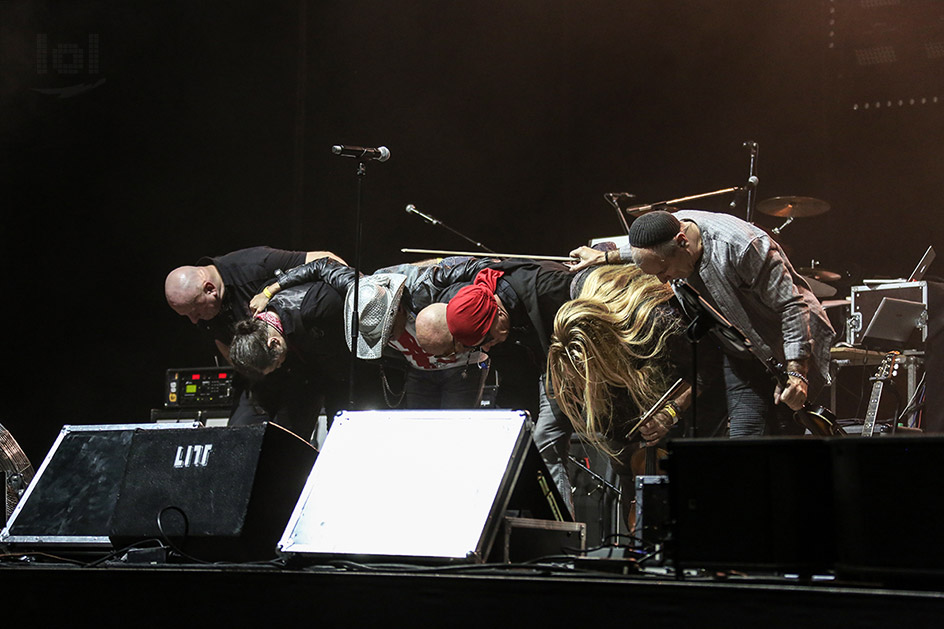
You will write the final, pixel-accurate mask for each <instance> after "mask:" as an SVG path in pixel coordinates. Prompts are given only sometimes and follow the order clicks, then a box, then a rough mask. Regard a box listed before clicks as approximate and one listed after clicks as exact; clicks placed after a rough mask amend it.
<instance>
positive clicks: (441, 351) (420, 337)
mask: <svg viewBox="0 0 944 629" xmlns="http://www.w3.org/2000/svg"><path fill="white" fill-rule="evenodd" d="M416 340H417V342H419V344H420V347H422V348H423V351H425V352H426V353H428V354H432V355H433V356H448V355H449V354H455V353H456V351H457V348H456V341H455V339H453V338H452V333H451V332H450V331H449V326H448V325H446V304H432V305H429V306H426V307H425V308H423V309H422V310H420V313H419V314H418V315H416Z"/></svg>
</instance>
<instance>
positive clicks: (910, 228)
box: [0, 0, 944, 463]
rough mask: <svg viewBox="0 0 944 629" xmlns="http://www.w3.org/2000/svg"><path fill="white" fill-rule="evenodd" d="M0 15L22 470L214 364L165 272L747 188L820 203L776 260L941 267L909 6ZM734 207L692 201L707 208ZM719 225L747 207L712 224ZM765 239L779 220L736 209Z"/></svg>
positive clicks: (526, 230)
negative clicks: (219, 259) (180, 311)
mask: <svg viewBox="0 0 944 629" xmlns="http://www.w3.org/2000/svg"><path fill="white" fill-rule="evenodd" d="M255 5H256V6H249V7H246V6H242V5H240V4H238V3H235V4H234V3H229V2H198V1H193V0H186V1H183V0H179V1H178V0H171V1H167V2H160V3H158V2H153V3H119V2H106V1H101V2H93V1H89V0H81V1H78V2H71V3H62V2H0V69H2V73H0V81H2V83H0V106H2V112H0V113H2V115H0V138H2V151H0V160H2V161H0V177H2V179H0V182H2V185H3V196H2V203H3V207H4V217H5V218H4V229H3V233H4V245H5V246H4V247H3V251H4V267H3V268H4V270H5V271H6V273H5V276H6V278H7V279H8V282H7V290H6V296H7V299H6V302H7V308H6V310H7V334H8V336H9V337H10V342H8V343H5V344H4V346H5V347H6V348H7V351H6V357H7V362H8V372H7V373H8V376H7V377H5V378H4V381H5V386H4V393H5V403H4V405H3V410H2V412H0V422H2V423H3V424H4V425H6V426H7V427H8V428H9V429H10V430H11V431H12V433H13V434H14V436H15V437H17V438H18V440H19V441H20V442H21V444H22V445H23V446H24V449H26V451H27V454H28V455H29V456H30V457H31V458H32V459H33V461H34V463H38V462H39V460H41V459H42V457H43V456H44V454H45V452H46V449H47V448H48V447H49V445H50V444H51V442H52V440H53V438H54V437H55V435H56V433H57V432H58V430H59V428H60V427H61V426H62V425H63V424H65V423H99V422H101V423H111V422H119V421H120V422H124V421H143V420H146V419H147V417H148V414H149V409H151V408H152V407H156V406H159V405H160V404H161V402H162V382H163V373H164V370H165V369H167V368H169V367H183V366H197V365H209V364H212V361H213V350H212V347H211V345H210V344H209V343H207V342H205V341H204V340H203V339H202V338H201V337H200V336H199V335H198V334H197V333H196V330H195V329H194V328H193V326H191V325H190V324H189V322H187V321H186V320H185V319H183V318H181V317H178V316H177V315H175V314H174V313H173V312H172V311H171V310H170V309H169V308H168V307H167V305H166V303H165V302H164V299H163V295H162V283H163V279H164V277H165V275H166V274H167V272H168V271H169V270H170V269H171V268H173V267H174V266H177V265H180V264H186V263H192V262H193V261H195V260H196V259H197V258H198V257H200V256H202V255H208V254H219V253H224V252H227V251H231V250H234V249H238V248H241V247H246V246H251V245H257V244H268V245H271V246H276V247H283V248H295V249H304V250H308V249H322V248H324V249H330V250H332V251H335V252H337V253H339V254H340V255H342V256H344V257H346V258H347V259H349V260H353V257H354V250H353V249H354V247H353V242H354V199H355V176H354V164H353V162H352V161H350V160H344V159H341V158H337V157H334V156H332V155H331V154H330V150H329V149H330V146H331V145H333V144H340V143H346V144H358V145H363V146H378V145H386V146H388V147H389V148H390V150H391V152H392V155H393V156H392V157H391V159H390V161H389V162H387V163H384V164H371V165H370V166H369V168H368V174H367V176H366V178H365V180H364V205H363V218H364V221H363V223H364V227H363V233H364V239H363V241H364V251H363V261H362V263H363V267H364V268H365V269H367V270H372V269H374V268H377V267H379V266H384V265H387V264H393V263H397V262H400V261H407V260H409V259H411V258H410V256H406V255H404V254H401V253H400V252H399V250H400V248H401V247H420V248H437V249H438V248H445V249H468V248H469V245H468V243H466V242H465V241H463V240H461V239H460V238H458V237H456V236H454V235H452V234H450V233H449V232H448V231H446V230H444V229H443V228H441V227H434V226H430V225H427V224H425V223H423V222H421V221H420V220H419V219H417V218H416V217H415V216H411V215H408V214H406V213H405V212H404V206H405V205H406V204H407V203H413V204H415V205H416V206H417V208H419V209H420V210H421V211H424V212H426V213H428V214H431V215H433V216H435V217H437V218H439V219H441V220H442V221H444V222H445V223H447V224H448V225H450V226H452V227H453V228H455V229H457V230H459V231H461V232H463V233H465V234H468V235H469V236H471V237H473V238H475V239H477V240H480V241H482V242H483V243H485V244H486V245H487V246H489V247H491V248H492V249H494V250H497V251H502V252H522V253H529V254H552V255H564V254H566V253H567V252H568V251H569V250H570V249H572V248H573V247H575V246H577V245H579V244H582V243H584V242H585V241H586V240H587V239H588V238H591V237H596V236H608V235H615V234H618V233H619V223H618V222H617V219H616V216H615V213H614V211H613V210H612V208H610V206H608V205H607V204H606V202H605V201H604V199H603V193H605V192H614V191H628V192H633V193H635V194H636V195H638V199H639V201H640V202H653V201H659V200H663V199H669V198H674V197H681V196H687V195H693V194H697V193H701V192H707V191H711V190H716V189H719V188H726V187H730V186H736V185H740V184H742V183H743V182H744V181H745V180H746V178H747V175H748V164H749V156H748V153H747V151H746V150H745V149H744V148H743V146H742V145H743V143H744V142H745V141H747V140H754V141H756V142H758V143H759V146H760V153H759V158H758V174H759V178H760V185H759V189H758V198H759V199H765V198H769V197H773V196H779V195H803V196H813V197H817V198H821V199H824V200H826V201H828V202H829V203H830V204H831V210H830V212H829V213H827V214H824V215H822V216H819V217H815V218H806V219H802V220H797V221H796V222H795V223H794V224H793V225H791V226H789V227H788V228H787V229H785V230H784V233H783V236H782V242H783V243H784V245H785V246H787V247H788V249H789V250H790V252H791V256H792V259H793V261H794V263H795V264H797V265H798V266H805V265H808V264H809V263H810V261H811V260H814V259H815V260H817V261H819V262H821V263H822V264H823V265H824V266H825V267H827V268H829V269H833V270H837V271H840V272H842V273H844V274H847V279H846V284H848V283H854V282H856V281H858V280H859V279H861V278H862V277H863V276H877V275H887V276H893V277H897V276H899V275H901V274H907V273H908V272H909V271H910V270H911V267H912V266H913V265H914V263H915V262H916V260H917V258H918V257H919V256H920V254H921V253H922V252H923V250H924V249H925V248H926V247H927V245H928V244H934V245H935V246H937V248H938V249H939V250H940V251H942V252H944V238H942V228H941V227H940V226H939V217H940V216H941V210H942V207H944V185H942V177H941V174H942V163H944V159H942V158H944V115H942V107H944V102H942V101H941V98H942V97H944V90H942V87H944V22H942V20H944V17H942V16H944V9H942V6H941V4H940V3H937V2H934V1H933V0H925V1H918V0H901V1H900V2H870V1H866V0H832V1H830V0H779V1H770V2H756V0H701V1H697V0H591V1H588V2H570V1H568V0H516V1H515V2H507V1H505V0H477V1H476V2H445V1H438V2H437V1H432V0H397V1H390V2H376V1H375V0H343V1H342V0H322V1H318V2H305V1H304V0H295V1H288V0H282V1H274V2H267V3H255ZM730 200H731V199H730V198H728V197H725V198H720V199H717V200H713V201H709V202H704V203H701V204H699V205H701V206H702V207H705V208H707V209H714V210H726V209H728V202H729V201H730ZM734 211H735V212H736V213H737V214H739V215H743V210H742V209H741V208H737V209H735V210H734ZM758 222H760V223H761V224H763V225H764V226H766V227H773V226H775V225H777V224H778V223H779V221H777V220H773V219H771V218H770V217H766V216H759V217H758Z"/></svg>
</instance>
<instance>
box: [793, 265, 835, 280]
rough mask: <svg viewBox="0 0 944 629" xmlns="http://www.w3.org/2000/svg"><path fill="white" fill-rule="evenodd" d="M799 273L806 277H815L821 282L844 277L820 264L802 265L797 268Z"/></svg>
mask: <svg viewBox="0 0 944 629" xmlns="http://www.w3.org/2000/svg"><path fill="white" fill-rule="evenodd" d="M796 271H797V273H799V274H800V275H802V276H803V277H805V278H813V279H814V280H819V281H821V282H835V281H838V280H840V279H842V276H841V275H839V273H836V272H835V271H827V270H826V269H824V268H821V267H818V266H802V267H800V268H799V269H797V270H796Z"/></svg>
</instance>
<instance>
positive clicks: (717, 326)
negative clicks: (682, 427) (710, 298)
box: [672, 280, 753, 437]
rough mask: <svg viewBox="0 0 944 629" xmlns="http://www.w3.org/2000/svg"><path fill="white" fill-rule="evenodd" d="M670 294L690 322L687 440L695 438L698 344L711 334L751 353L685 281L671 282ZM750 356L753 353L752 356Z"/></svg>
mask: <svg viewBox="0 0 944 629" xmlns="http://www.w3.org/2000/svg"><path fill="white" fill-rule="evenodd" d="M672 292H673V293H675V296H676V297H677V298H678V300H679V303H681V305H682V311H683V312H685V314H686V315H687V316H688V318H689V319H690V320H691V322H690V323H689V325H688V327H687V328H686V329H685V335H686V336H687V337H688V341H689V343H690V344H691V346H692V424H691V426H690V428H689V436H690V437H697V436H698V420H697V413H696V410H695V405H696V403H697V399H698V341H700V340H701V339H702V338H704V337H705V335H706V334H708V332H711V331H712V330H713V331H715V332H716V333H718V334H720V335H721V336H723V337H724V338H725V339H726V340H727V341H728V342H729V343H731V344H732V345H734V346H735V347H737V348H739V349H743V350H746V351H749V352H750V351H751V347H752V346H751V341H750V339H749V338H747V337H746V336H744V333H743V332H741V331H740V330H738V329H737V327H735V326H734V324H732V323H731V322H730V321H728V320H727V319H725V318H724V315H722V314H721V313H720V312H718V311H717V310H715V309H714V308H713V307H712V306H711V304H709V303H708V302H707V301H705V298H704V297H702V296H701V294H699V292H698V291H697V290H695V288H694V287H693V286H692V285H691V284H689V283H688V282H686V281H685V280H674V281H673V282H672ZM752 353H753V352H752Z"/></svg>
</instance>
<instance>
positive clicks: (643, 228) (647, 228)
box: [629, 210, 682, 249]
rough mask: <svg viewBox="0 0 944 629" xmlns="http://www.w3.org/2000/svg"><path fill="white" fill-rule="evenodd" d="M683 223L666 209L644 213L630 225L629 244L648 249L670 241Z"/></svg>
mask: <svg viewBox="0 0 944 629" xmlns="http://www.w3.org/2000/svg"><path fill="white" fill-rule="evenodd" d="M681 228H682V224H681V223H680V222H679V220H678V219H677V218H675V217H674V216H672V215H671V214H669V213H668V212H666V211H665V210H657V211H655V212H649V213H648V214H643V215H642V216H640V217H639V218H637V219H636V220H634V221H633V224H632V225H630V226H629V244H631V245H632V246H634V247H636V248H637V249H648V248H649V247H654V246H656V245H661V244H662V243H664V242H668V241H669V240H670V239H672V238H673V237H674V236H675V234H677V233H679V231H680V230H681Z"/></svg>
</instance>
